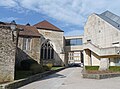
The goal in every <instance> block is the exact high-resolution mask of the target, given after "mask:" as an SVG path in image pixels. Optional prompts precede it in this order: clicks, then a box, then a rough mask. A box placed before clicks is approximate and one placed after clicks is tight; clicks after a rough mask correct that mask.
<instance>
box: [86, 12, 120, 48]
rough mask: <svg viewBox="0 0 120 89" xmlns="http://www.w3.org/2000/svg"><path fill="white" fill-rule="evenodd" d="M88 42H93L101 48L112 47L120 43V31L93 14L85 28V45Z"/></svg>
mask: <svg viewBox="0 0 120 89" xmlns="http://www.w3.org/2000/svg"><path fill="white" fill-rule="evenodd" d="M87 40H91V42H92V43H93V44H94V45H96V46H98V47H99V48H106V47H112V46H113V43H116V42H120V31H119V30H118V29H117V28H115V27H113V26H112V25H111V24H109V23H108V22H106V21H104V20H103V19H101V18H100V17H99V16H97V15H95V14H92V15H90V16H89V17H88V20H87V22H86V25H85V27H84V43H86V42H87Z"/></svg>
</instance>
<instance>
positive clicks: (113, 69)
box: [85, 66, 120, 74]
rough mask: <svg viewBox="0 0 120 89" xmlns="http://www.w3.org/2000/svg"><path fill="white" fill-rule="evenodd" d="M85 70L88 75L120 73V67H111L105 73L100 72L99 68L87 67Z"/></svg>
mask: <svg viewBox="0 0 120 89" xmlns="http://www.w3.org/2000/svg"><path fill="white" fill-rule="evenodd" d="M85 70H86V72H88V73H98V74H102V73H119V72H120V66H110V67H109V69H108V70H105V71H99V66H85Z"/></svg>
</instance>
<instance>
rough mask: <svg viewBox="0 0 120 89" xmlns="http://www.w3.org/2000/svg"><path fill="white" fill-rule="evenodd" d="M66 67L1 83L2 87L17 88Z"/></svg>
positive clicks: (4, 88)
mask: <svg viewBox="0 0 120 89" xmlns="http://www.w3.org/2000/svg"><path fill="white" fill-rule="evenodd" d="M63 69H65V68H60V69H57V70H51V71H46V72H44V73H39V74H35V75H33V76H30V77H27V78H24V79H20V80H16V81H13V82H10V83H5V84H0V89H16V88H18V87H22V86H24V85H26V84H29V83H32V82H34V81H37V80H39V79H41V78H43V77H46V76H48V75H51V74H54V73H56V72H59V71H61V70H63Z"/></svg>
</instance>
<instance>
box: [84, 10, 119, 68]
mask: <svg viewBox="0 0 120 89" xmlns="http://www.w3.org/2000/svg"><path fill="white" fill-rule="evenodd" d="M83 44H84V47H83V49H84V65H91V66H98V65H100V61H102V60H104V61H105V60H108V62H109V64H110V66H120V17H119V16H117V15H115V14H113V13H111V12H109V11H105V12H103V13H102V14H96V13H94V14H92V15H90V16H89V17H88V20H87V22H86V24H85V26H84V40H83Z"/></svg>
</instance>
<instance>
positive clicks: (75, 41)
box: [66, 38, 83, 46]
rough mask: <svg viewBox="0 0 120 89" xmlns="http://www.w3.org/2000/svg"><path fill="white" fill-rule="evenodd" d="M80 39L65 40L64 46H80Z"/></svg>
mask: <svg viewBox="0 0 120 89" xmlns="http://www.w3.org/2000/svg"><path fill="white" fill-rule="evenodd" d="M82 44H83V42H82V38H76V39H67V40H66V46H74V45H82Z"/></svg>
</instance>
